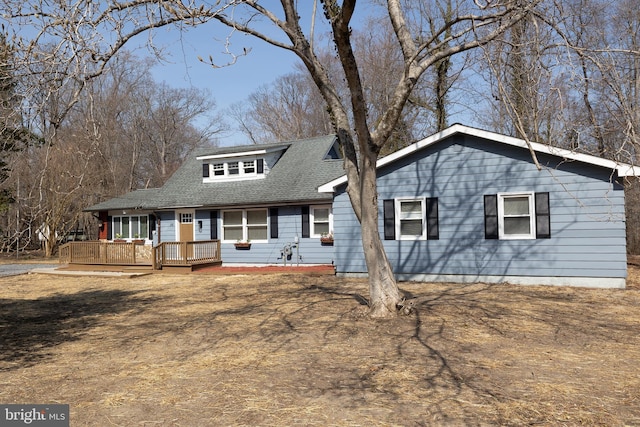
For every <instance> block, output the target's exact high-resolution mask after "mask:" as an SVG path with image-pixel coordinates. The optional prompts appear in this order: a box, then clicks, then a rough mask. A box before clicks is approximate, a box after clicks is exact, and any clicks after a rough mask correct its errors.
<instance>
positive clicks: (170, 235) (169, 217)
mask: <svg viewBox="0 0 640 427" xmlns="http://www.w3.org/2000/svg"><path fill="white" fill-rule="evenodd" d="M158 218H159V220H160V227H159V229H160V236H159V238H160V241H161V242H175V241H176V236H177V231H176V215H175V212H174V211H168V212H160V213H158Z"/></svg>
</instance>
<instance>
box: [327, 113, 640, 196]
mask: <svg viewBox="0 0 640 427" xmlns="http://www.w3.org/2000/svg"><path fill="white" fill-rule="evenodd" d="M455 134H464V135H469V136H476V137H478V138H483V139H489V140H492V141H495V142H500V143H502V144H506V145H511V146H514V147H520V148H524V149H527V150H528V149H529V147H530V148H531V149H532V150H533V151H535V152H538V153H543V154H550V155H553V156H558V157H562V158H565V159H568V160H575V161H578V162H582V163H587V164H592V165H596V166H601V167H604V168H607V169H611V170H615V171H616V172H617V173H618V176H621V177H624V176H640V166H634V165H630V164H628V163H619V162H615V161H613V160H607V159H603V158H600V157H596V156H591V155H589V154H582V153H576V152H574V151H570V150H565V149H564V148H557V147H552V146H550V145H546V144H540V143H538V142H530V143H527V142H526V141H525V140H524V139H520V138H513V137H510V136H506V135H501V134H498V133H495V132H489V131H486V130H481V129H476V128H472V127H468V126H464V125H460V124H455V125H453V126H450V127H448V128H447V129H444V130H443V131H441V132H438V133H435V134H433V135H431V136H429V137H427V138H425V139H423V140H421V141H418V142H415V143H413V144H411V145H409V146H407V147H405V148H403V149H401V150H398V151H396V152H395V153H393V154H390V155H388V156H386V157H383V158H381V159H379V160H378V161H377V163H376V168H380V167H383V166H385V165H388V164H389V163H392V162H394V161H396V160H398V159H401V158H403V157H406V156H408V155H410V154H413V153H415V152H417V151H419V150H422V149H423V148H426V147H429V146H430V145H433V144H435V143H437V142H439V141H441V140H443V139H445V138H448V137H450V136H452V135H455ZM346 182H347V176H346V175H343V176H341V177H339V178H336V179H334V180H333V181H330V182H328V183H326V184H324V185H321V186H320V187H318V192H320V193H333V192H334V190H335V188H336V187H337V186H338V185H341V184H344V183H346Z"/></svg>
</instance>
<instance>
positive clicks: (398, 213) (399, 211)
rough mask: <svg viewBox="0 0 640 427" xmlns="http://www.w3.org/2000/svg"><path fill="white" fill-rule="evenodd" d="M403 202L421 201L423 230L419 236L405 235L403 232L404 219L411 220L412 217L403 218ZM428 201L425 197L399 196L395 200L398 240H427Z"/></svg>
mask: <svg viewBox="0 0 640 427" xmlns="http://www.w3.org/2000/svg"><path fill="white" fill-rule="evenodd" d="M402 202H419V203H420V223H421V225H422V230H421V232H420V235H419V236H411V235H403V234H402V220H403V219H405V220H409V219H412V218H402ZM426 208H427V207H426V203H425V199H424V198H411V197H408V198H398V199H394V201H393V210H394V211H395V212H394V214H395V219H396V220H395V228H396V240H426V239H427V224H426V221H425V217H426Z"/></svg>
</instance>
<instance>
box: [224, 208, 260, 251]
mask: <svg viewBox="0 0 640 427" xmlns="http://www.w3.org/2000/svg"><path fill="white" fill-rule="evenodd" d="M249 211H264V212H266V217H265V221H266V222H265V224H264V225H265V226H266V229H267V233H266V234H267V238H266V239H249V228H250V226H249V224H248V223H247V213H248V212H249ZM227 212H240V213H242V223H241V224H240V225H235V224H234V225H232V227H241V228H242V239H225V236H224V234H225V233H224V231H225V225H224V214H225V213H227ZM262 225H263V224H258V226H260V227H261V226H262ZM255 226H256V224H253V225H252V227H255ZM220 234H221V235H220V241H221V242H222V243H235V242H237V241H238V240H241V241H245V242H246V241H249V240H250V241H251V242H252V243H267V242H269V209H267V208H253V209H252V208H246V209H225V210H221V211H220Z"/></svg>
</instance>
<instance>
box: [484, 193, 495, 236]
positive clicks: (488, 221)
mask: <svg viewBox="0 0 640 427" xmlns="http://www.w3.org/2000/svg"><path fill="white" fill-rule="evenodd" d="M484 238H485V239H497V238H498V196H497V195H496V194H488V195H485V196H484Z"/></svg>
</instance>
